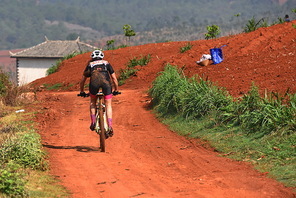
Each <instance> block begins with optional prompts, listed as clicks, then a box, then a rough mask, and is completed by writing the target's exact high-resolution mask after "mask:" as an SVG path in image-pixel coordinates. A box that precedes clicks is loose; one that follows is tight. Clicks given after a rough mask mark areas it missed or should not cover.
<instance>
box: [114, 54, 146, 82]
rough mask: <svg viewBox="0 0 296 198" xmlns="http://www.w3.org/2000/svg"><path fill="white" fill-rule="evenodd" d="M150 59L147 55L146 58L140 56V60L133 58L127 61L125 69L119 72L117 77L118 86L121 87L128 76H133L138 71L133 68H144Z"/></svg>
mask: <svg viewBox="0 0 296 198" xmlns="http://www.w3.org/2000/svg"><path fill="white" fill-rule="evenodd" d="M150 59H151V55H150V54H148V55H147V56H141V58H137V57H135V58H133V59H131V60H129V62H128V64H127V67H126V69H121V70H120V75H119V77H118V83H119V85H123V84H124V83H125V80H126V79H128V78H129V77H130V76H132V75H135V74H136V72H137V71H138V69H135V68H134V67H135V66H138V65H140V66H145V65H147V64H148V63H149V61H150Z"/></svg>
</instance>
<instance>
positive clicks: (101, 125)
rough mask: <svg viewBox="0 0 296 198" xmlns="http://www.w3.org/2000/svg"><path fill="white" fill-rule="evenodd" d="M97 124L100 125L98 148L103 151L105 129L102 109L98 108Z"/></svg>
mask: <svg viewBox="0 0 296 198" xmlns="http://www.w3.org/2000/svg"><path fill="white" fill-rule="evenodd" d="M99 126H100V133H99V134H100V149H101V152H105V147H106V144H105V140H106V136H105V134H106V130H105V126H104V113H103V109H100V110H99Z"/></svg>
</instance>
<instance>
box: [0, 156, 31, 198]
mask: <svg viewBox="0 0 296 198" xmlns="http://www.w3.org/2000/svg"><path fill="white" fill-rule="evenodd" d="M0 167H1V169H0V192H1V193H3V194H6V195H8V196H9V197H28V192H27V190H26V188H25V185H26V183H27V181H26V180H25V179H24V176H25V174H24V173H22V172H21V171H20V169H21V167H20V165H18V164H17V163H15V162H14V161H9V162H8V163H6V164H0Z"/></svg>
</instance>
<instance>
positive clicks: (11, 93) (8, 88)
mask: <svg viewBox="0 0 296 198" xmlns="http://www.w3.org/2000/svg"><path fill="white" fill-rule="evenodd" d="M28 90H29V87H28V86H26V85H24V86H17V85H15V84H14V83H12V82H11V81H10V80H9V76H8V75H7V74H6V73H3V72H2V71H1V70H0V102H1V101H2V102H3V103H4V105H10V106H16V105H19V104H20V103H21V100H19V96H20V95H21V94H22V93H24V92H27V91H28Z"/></svg>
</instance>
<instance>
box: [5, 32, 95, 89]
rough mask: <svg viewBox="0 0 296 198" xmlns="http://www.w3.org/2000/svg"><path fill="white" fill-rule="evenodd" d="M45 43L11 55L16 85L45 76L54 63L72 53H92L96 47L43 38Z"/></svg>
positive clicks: (77, 41)
mask: <svg viewBox="0 0 296 198" xmlns="http://www.w3.org/2000/svg"><path fill="white" fill-rule="evenodd" d="M45 39H46V40H45V42H43V43H40V44H38V45H36V46H33V47H31V48H28V49H25V50H23V51H20V52H17V53H12V52H10V57H11V58H16V74H17V84H18V85H24V84H27V83H30V82H32V81H34V80H36V79H38V78H42V77H45V76H46V71H47V69H48V68H50V67H52V66H54V65H55V64H56V62H57V61H58V60H59V59H61V58H63V57H65V56H67V55H69V54H73V53H84V52H89V51H93V50H94V49H97V47H94V46H91V45H89V44H86V43H82V42H80V41H79V38H77V39H76V40H74V41H73V40H72V41H60V40H57V41H51V40H48V39H47V38H46V37H45Z"/></svg>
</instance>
